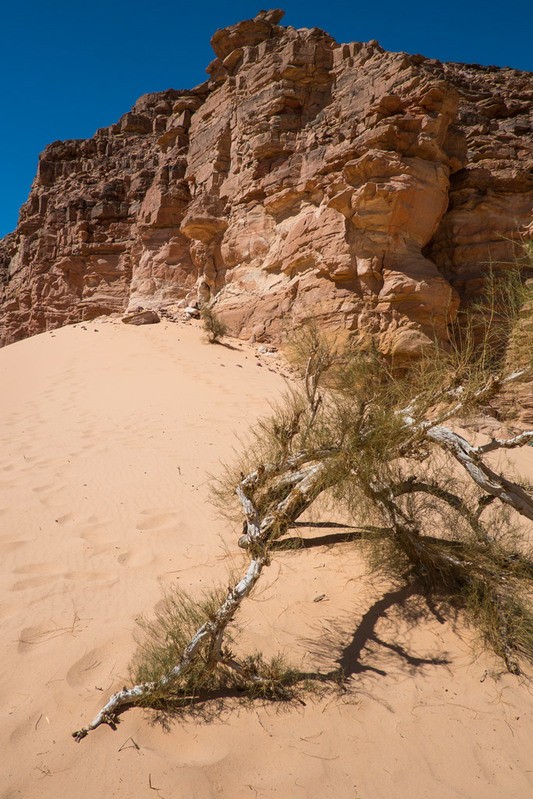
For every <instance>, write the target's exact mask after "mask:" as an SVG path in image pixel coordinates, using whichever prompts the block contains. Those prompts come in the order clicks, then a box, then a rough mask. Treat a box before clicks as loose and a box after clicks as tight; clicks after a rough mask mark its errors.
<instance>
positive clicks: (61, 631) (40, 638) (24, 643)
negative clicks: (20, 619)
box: [17, 620, 75, 654]
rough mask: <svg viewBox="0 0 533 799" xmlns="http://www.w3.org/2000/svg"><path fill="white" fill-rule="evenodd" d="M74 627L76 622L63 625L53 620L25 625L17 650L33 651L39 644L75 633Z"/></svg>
mask: <svg viewBox="0 0 533 799" xmlns="http://www.w3.org/2000/svg"><path fill="white" fill-rule="evenodd" d="M74 628H75V624H74V622H73V623H72V625H70V626H68V625H66V626H65V627H62V626H60V625H59V624H56V623H55V622H53V621H51V620H48V621H44V622H41V623H39V624H34V625H31V626H30V627H24V628H23V629H22V630H21V631H20V634H19V637H18V643H17V651H18V652H19V653H21V654H22V653H24V652H31V651H33V650H34V649H35V647H36V646H39V644H44V643H46V642H47V641H50V640H52V639H53V638H58V637H59V636H61V635H68V634H69V633H70V634H73V633H74V632H75V629H74Z"/></svg>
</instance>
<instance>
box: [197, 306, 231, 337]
mask: <svg viewBox="0 0 533 799" xmlns="http://www.w3.org/2000/svg"><path fill="white" fill-rule="evenodd" d="M200 316H201V318H202V321H203V327H204V330H205V332H206V334H207V340H208V341H209V343H210V344H216V343H217V342H218V341H220V339H221V338H223V337H224V336H225V335H226V333H227V327H226V325H225V324H224V322H223V321H222V320H221V319H220V317H219V316H218V314H217V313H215V311H214V310H213V307H212V305H204V307H203V308H202V310H201V311H200Z"/></svg>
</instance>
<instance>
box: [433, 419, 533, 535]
mask: <svg viewBox="0 0 533 799" xmlns="http://www.w3.org/2000/svg"><path fill="white" fill-rule="evenodd" d="M426 436H427V437H428V438H429V439H430V440H431V441H434V442H435V443H436V444H438V445H439V446H440V447H442V448H443V449H445V450H447V451H448V452H450V453H451V454H452V455H453V457H454V458H455V459H456V460H457V461H458V462H459V463H460V464H461V466H462V467H463V468H464V469H465V470H466V472H467V473H468V475H469V476H470V477H471V478H472V480H473V481H474V482H475V483H476V484H477V485H478V486H479V487H480V488H482V489H483V491H485V492H486V493H487V494H490V495H491V496H493V497H497V498H498V499H499V500H501V501H502V502H504V503H506V504H507V505H510V506H511V507H512V508H514V509H515V510H516V511H518V513H520V514H521V515H522V516H525V517H526V519H530V520H531V521H533V496H531V494H529V493H528V492H527V491H526V490H525V489H524V488H522V486H519V485H517V484H516V483H513V482H511V481H510V480H507V479H506V478H505V477H503V475H500V474H498V473H497V472H495V471H493V470H492V469H491V468H490V467H489V466H487V464H486V463H483V461H482V460H481V457H480V453H479V451H478V450H477V448H476V447H473V446H472V445H471V444H470V443H469V442H468V441H467V440H466V439H465V438H463V436H460V435H459V433H455V432H454V431H453V430H450V429H449V428H448V427H442V426H440V425H437V426H435V427H431V428H430V429H429V430H427V431H426ZM516 446H518V445H516Z"/></svg>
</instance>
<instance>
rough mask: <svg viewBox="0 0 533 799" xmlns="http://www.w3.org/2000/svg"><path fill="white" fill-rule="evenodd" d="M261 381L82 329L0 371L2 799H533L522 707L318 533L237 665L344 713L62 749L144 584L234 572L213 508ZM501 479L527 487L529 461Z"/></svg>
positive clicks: (112, 324)
mask: <svg viewBox="0 0 533 799" xmlns="http://www.w3.org/2000/svg"><path fill="white" fill-rule="evenodd" d="M258 363H259V361H258V359H257V358H256V357H255V351H254V349H253V348H252V347H250V346H246V345H240V344H239V345H236V347H235V348H234V349H228V348H225V347H219V346H207V345H206V344H204V343H203V342H202V340H201V334H200V332H199V330H198V328H196V327H194V326H176V325H169V324H166V323H162V324H160V325H155V326H151V327H144V328H130V327H127V326H125V325H121V324H120V323H118V322H116V321H98V322H91V323H86V324H83V325H75V326H72V327H68V328H64V329H62V330H58V331H56V332H54V333H47V334H42V335H40V336H36V337H34V338H32V339H29V340H26V341H23V342H20V343H18V344H15V345H12V346H10V347H7V348H5V349H3V350H2V351H0V386H1V389H0V555H1V561H2V566H3V568H2V573H1V577H0V630H1V635H2V652H3V656H2V661H1V680H0V707H1V713H2V724H1V728H0V746H1V751H2V753H3V757H2V763H1V764H0V798H1V799H8V798H9V799H15V797H24V799H34V798H35V799H37V797H39V798H40V797H43V798H44V797H63V796H70V797H74V798H75V799H77V798H78V797H80V798H81V797H94V796H102V795H103V796H106V797H107V796H109V797H120V799H137V797H139V799H140V797H154V796H155V797H160V799H175V798H177V797H180V798H181V797H188V798H193V797H196V798H197V799H207V798H208V797H217V798H218V797H224V798H226V797H227V798H228V799H229V797H232V799H234V798H235V797H237V798H240V797H250V799H255V797H257V799H261V798H262V797H283V798H284V799H285V797H291V798H292V797H295V798H296V797H302V799H303V798H305V797H309V799H311V797H313V799H314V798H316V799H318V797H321V798H322V797H324V796H331V797H339V799H344V798H345V797H346V799H348V798H349V799H381V798H382V797H383V799H385V797H386V798H387V799H396V797H398V799H400V797H401V798H402V799H403V797H410V799H423V797H428V798H429V797H431V799H452V797H465V798H466V797H468V799H475V798H477V797H479V798H480V799H481V797H483V799H502V797H511V796H512V797H514V799H525V797H529V796H531V794H532V791H533V765H532V762H531V740H532V736H531V729H532V728H531V724H532V720H533V695H532V691H531V687H530V685H529V684H528V683H527V682H525V681H518V680H517V679H516V678H513V677H511V676H509V675H501V676H499V677H496V676H495V674H496V672H498V671H499V670H500V668H501V667H500V664H499V663H498V662H497V661H496V660H494V659H492V658H490V657H489V656H486V655H478V656H475V657H474V656H472V654H471V648H470V643H471V640H470V633H469V632H468V631H467V630H464V629H462V628H461V627H459V628H458V629H453V628H452V626H451V625H450V624H448V623H443V622H442V620H439V619H438V618H437V617H436V616H435V615H432V614H431V612H429V611H428V614H427V615H428V618H427V621H425V622H424V624H422V625H416V624H414V623H409V622H408V621H406V620H405V617H404V614H402V613H401V612H400V611H401V609H402V607H403V608H404V609H405V608H409V607H410V606H411V605H413V604H414V603H416V602H418V601H419V598H417V597H412V596H409V595H408V592H405V591H397V590H394V589H391V588H390V587H388V586H387V585H384V584H376V580H375V578H369V577H368V576H366V575H365V569H364V565H363V562H362V560H361V558H360V556H359V555H358V553H357V551H355V549H354V547H353V546H351V545H350V544H343V545H341V546H338V547H336V548H335V550H334V551H333V550H331V549H329V548H328V547H327V546H324V545H320V541H321V540H324V539H323V538H321V537H323V536H327V535H329V534H332V533H334V532H335V528H329V529H328V528H325V529H324V528H322V527H317V526H310V527H309V528H308V529H307V530H304V531H303V532H304V533H305V534H306V535H309V536H310V537H315V538H316V539H317V541H316V544H317V545H316V546H313V547H310V548H308V549H306V550H304V551H287V552H280V553H279V555H278V556H277V557H276V559H275V560H274V562H273V565H272V567H271V569H270V570H269V574H268V579H267V582H266V585H265V586H264V587H263V588H261V590H260V591H259V592H258V593H257V594H256V595H255V597H254V600H253V601H252V602H250V603H249V604H248V607H247V608H246V610H245V612H244V613H243V615H242V617H241V619H240V621H241V624H242V627H243V632H242V642H241V643H240V646H242V648H243V650H246V651H249V650H251V649H254V648H261V649H263V650H264V651H266V652H267V653H273V652H275V651H277V650H282V651H284V652H285V653H286V654H287V655H288V656H289V658H290V659H291V660H292V661H293V662H295V663H296V664H297V665H299V666H300V667H302V668H306V669H316V668H321V669H331V668H335V667H336V666H337V665H338V663H339V660H340V661H341V662H342V665H343V666H344V668H345V669H346V671H347V672H349V673H351V675H352V676H351V679H350V683H349V689H348V690H347V691H346V693H344V694H342V695H339V694H334V693H331V694H328V695H327V696H324V697H322V698H318V697H317V698H316V699H306V703H305V705H304V704H299V703H296V704H294V705H291V706H290V707H285V706H281V705H276V706H266V707H265V706H262V705H260V704H257V705H256V706H253V707H249V706H248V707H244V706H242V705H240V704H239V703H238V702H237V700H230V701H228V702H227V703H226V704H225V705H224V706H223V707H221V708H217V710H216V713H214V715H213V718H212V719H211V720H210V721H209V723H207V721H206V720H205V719H203V718H202V717H201V716H198V717H196V718H195V717H189V718H186V719H184V720H180V721H177V720H172V721H171V722H170V724H169V726H168V728H165V727H163V726H161V724H158V723H155V724H154V723H153V716H152V715H151V714H150V713H148V712H145V711H143V710H130V711H128V712H127V713H125V714H124V715H123V716H122V720H121V723H120V725H119V727H118V729H117V730H116V731H115V732H113V731H112V730H111V729H109V728H106V727H103V728H99V729H98V730H97V731H95V732H94V733H92V734H91V735H90V736H89V738H87V739H86V740H84V741H83V742H82V743H80V744H76V743H75V742H74V741H73V739H72V738H71V736H70V733H71V731H72V730H74V729H76V728H78V727H79V726H81V725H82V724H83V723H85V722H86V721H88V720H89V718H91V717H92V716H93V715H94V714H95V712H96V711H97V710H98V709H99V707H100V706H101V704H102V702H103V700H104V699H105V698H107V697H108V695H109V694H110V693H111V692H112V691H113V690H115V689H117V688H119V687H120V686H121V685H122V684H123V682H124V681H125V680H127V665H128V662H129V660H130V658H131V655H132V653H133V651H134V641H133V632H134V629H135V618H136V616H138V615H139V614H140V613H141V612H148V613H149V612H150V611H151V609H152V608H153V607H154V606H155V605H156V603H157V602H158V601H159V599H160V596H161V584H163V585H164V584H167V583H169V582H171V581H175V580H177V581H178V583H179V584H180V585H181V586H183V587H185V588H195V589H197V590H198V589H201V588H202V586H204V585H206V584H208V583H209V582H210V581H211V580H213V579H218V578H219V579H224V578H225V575H226V572H227V567H228V564H227V559H224V557H223V551H224V548H226V547H227V548H229V553H230V561H231V560H232V559H233V560H234V561H235V562H236V563H237V564H238V562H239V552H238V549H237V547H236V545H235V541H236V535H235V531H233V530H231V529H229V528H228V526H227V524H226V523H224V522H222V521H221V520H220V519H218V518H217V517H216V515H215V513H214V511H213V510H212V509H211V507H210V506H209V505H208V495H209V487H210V483H211V477H210V475H213V474H215V475H216V474H217V473H219V472H220V461H221V460H228V459H230V458H231V455H232V450H233V448H234V447H235V446H236V443H237V442H236V436H237V435H238V434H243V433H244V432H245V430H246V428H247V427H248V425H249V424H250V423H251V422H253V421H254V419H256V418H257V416H258V415H260V414H262V413H264V412H265V411H267V410H268V403H269V401H270V400H272V399H275V397H276V396H278V395H279V394H280V392H281V391H282V390H283V387H284V381H283V379H282V377H281V376H280V375H279V374H277V373H276V372H275V371H271V370H270V369H269V365H270V363H271V360H269V359H268V358H266V357H265V358H263V360H262V362H261V363H262V365H261V366H259V365H258ZM516 458H518V459H519V460H520V463H519V465H520V467H521V468H522V469H525V470H528V471H529V473H530V474H533V449H530V448H529V449H528V450H527V451H524V452H521V453H518V454H517V455H516ZM327 520H328V519H326V521H327ZM322 594H323V595H325V596H324V599H323V600H322V601H321V602H315V601H313V600H314V599H315V598H316V597H317V596H319V595H322Z"/></svg>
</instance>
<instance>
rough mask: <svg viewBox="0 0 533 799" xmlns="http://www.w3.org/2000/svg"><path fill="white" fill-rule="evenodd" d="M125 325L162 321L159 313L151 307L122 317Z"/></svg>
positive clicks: (149, 323)
mask: <svg viewBox="0 0 533 799" xmlns="http://www.w3.org/2000/svg"><path fill="white" fill-rule="evenodd" d="M122 321H123V322H124V324H125V325H154V324H157V323H158V322H160V321H161V320H160V318H159V314H158V313H156V311H152V310H150V309H141V310H139V311H133V312H132V313H128V314H126V315H125V316H123V317H122Z"/></svg>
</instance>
